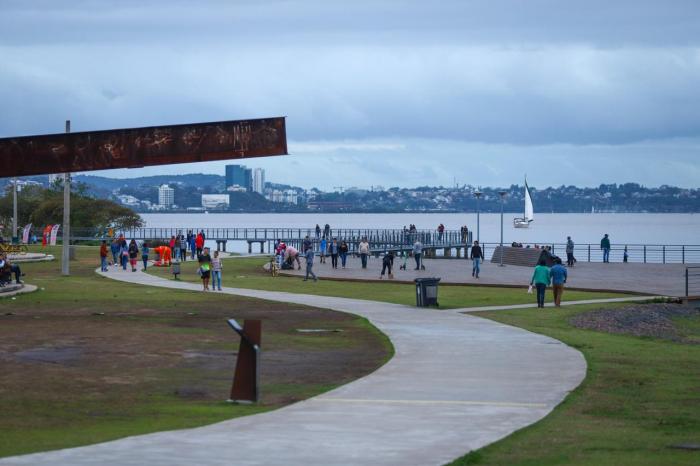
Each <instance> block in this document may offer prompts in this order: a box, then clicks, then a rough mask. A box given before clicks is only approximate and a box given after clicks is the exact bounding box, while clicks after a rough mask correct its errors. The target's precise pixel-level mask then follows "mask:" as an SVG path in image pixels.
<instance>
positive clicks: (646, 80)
mask: <svg viewBox="0 0 700 466" xmlns="http://www.w3.org/2000/svg"><path fill="white" fill-rule="evenodd" d="M142 4H147V6H143V5H142ZM281 115H284V116H287V136H288V139H289V149H290V154H291V155H290V156H287V157H271V158H265V159H247V160H243V161H242V163H244V164H246V165H248V166H249V167H263V168H265V169H266V170H267V178H268V180H269V181H276V182H282V183H289V184H295V185H300V186H304V187H312V186H318V187H321V188H332V187H333V186H360V187H368V186H370V185H382V186H385V187H388V186H417V185H425V184H429V185H452V184H453V183H454V182H455V181H456V182H457V183H460V184H473V185H482V186H504V185H510V184H511V183H522V179H523V177H524V175H525V174H527V176H528V180H529V182H530V184H531V185H533V186H539V187H544V186H549V185H560V184H577V185H581V186H595V185H598V184H600V183H613V182H617V183H621V182H628V181H632V182H638V183H642V184H645V185H648V186H658V185H661V184H671V185H679V186H685V187H695V188H697V187H699V186H700V183H699V180H700V1H697V0H688V1H683V0H666V1H663V0H659V1H644V0H615V1H610V0H605V1H603V0H586V1H566V2H563V1H561V0H550V1H544V0H527V1H524V0H510V1H507V0H488V1H469V0H455V1H450V0H443V1H440V2H426V1H424V0H423V1H392V0H368V1H364V0H354V1H352V2H340V1H328V0H319V1H278V2H272V1H264V0H251V1H241V0H228V1H201V2H185V1H175V0H167V1H149V2H143V1H129V0H119V1H81V0H72V1H60V0H45V1H40V0H32V1H28V0H16V1H15V0H0V136H2V137H4V136H16V135H27V134H37V133H44V132H52V133H53V132H61V131H62V130H63V125H64V120H65V119H67V118H70V119H71V120H72V127H73V130H74V131H84V130H93V129H108V128H121V127H137V126H148V125H159V124H171V123H188V122H201V121H216V120H229V119H246V118H259V117H272V116H281ZM224 165H225V163H222V162H215V163H207V164H190V165H172V166H168V167H156V168H145V169H138V170H128V171H127V170H117V171H106V172H96V173H95V174H104V175H107V176H120V177H124V176H140V175H147V174H156V173H189V172H204V173H220V174H223V166H224Z"/></svg>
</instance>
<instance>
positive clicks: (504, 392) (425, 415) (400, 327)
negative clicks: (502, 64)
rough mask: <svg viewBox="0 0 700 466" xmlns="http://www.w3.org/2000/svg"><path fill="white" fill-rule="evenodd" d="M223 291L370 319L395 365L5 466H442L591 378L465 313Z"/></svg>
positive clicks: (119, 276)
mask: <svg viewBox="0 0 700 466" xmlns="http://www.w3.org/2000/svg"><path fill="white" fill-rule="evenodd" d="M234 260H235V259H234ZM102 275H103V276H105V277H108V278H111V279H116V280H121V281H125V282H129V283H133V284H141V285H147V286H158V287H166V288H176V289H184V290H191V291H192V292H196V293H201V291H200V289H201V285H199V284H197V283H187V282H182V281H178V282H175V281H172V280H166V279H163V278H159V277H156V276H153V275H149V274H145V273H131V272H130V271H128V272H125V271H121V270H120V269H118V268H114V269H111V270H110V271H109V272H107V273H104V274H102ZM224 293H227V294H231V295H239V296H248V297H254V298H261V299H268V300H275V301H283V302H287V303H297V304H300V305H310V306H319V307H323V308H329V309H333V310H337V311H343V312H349V313H353V314H356V315H359V316H362V317H365V318H367V319H369V320H370V321H371V322H372V323H373V324H374V325H375V326H377V327H378V328H379V330H381V331H382V332H383V333H385V334H386V335H387V336H388V337H389V338H390V339H391V342H392V343H393V345H394V348H395V355H394V357H393V358H392V359H391V360H390V361H389V362H388V363H387V364H385V365H384V366H382V367H381V368H380V369H378V370H377V371H375V372H374V373H372V374H370V375H368V376H366V377H363V378H361V379H359V380H356V381H354V382H351V383H349V384H347V385H344V386H342V387H340V388H337V389H335V390H332V391H330V392H327V393H325V394H323V395H320V396H317V397H314V398H311V399H309V400H306V401H303V402H299V403H296V404H294V405H290V406H287V407H285V408H282V409H279V410H276V411H272V412H268V413H264V414H258V415H254V416H248V417H243V418H237V419H233V420H230V421H225V422H221V423H217V424H213V425H210V426H206V427H201V428H196V429H187V430H178V431H171V432H160V433H155V434H149V435H143V436H135V437H129V438H125V439H121V440H116V441H112V442H106V443H101V444H97V445H91V446H86V447H81V448H72V449H65V450H59V451H53V452H46V453H38V454H32V455H26V456H20V457H10V458H4V459H1V460H0V465H44V464H47V465H48V464H50V465H71V466H81V465H104V464H119V465H126V464H133V465H136V464H149V465H168V466H171V465H188V466H189V465H195V464H196V465H230V464H237V465H263V464H264V465H308V466H315V465H319V466H320V465H323V466H326V465H336V464H337V465H367V464H372V465H397V464H401V465H420V466H424V465H441V464H445V463H446V462H449V461H451V460H453V459H455V458H457V457H459V456H461V455H463V454H465V453H467V452H468V451H470V450H473V449H477V448H480V447H483V446H485V445H488V444H489V443H492V442H494V441H496V440H499V439H501V438H503V437H505V436H507V435H509V434H511V433H512V432H514V431H516V430H518V429H520V428H522V427H525V426H527V425H530V424H532V423H534V422H536V421H538V420H539V419H541V418H543V417H544V416H546V415H547V414H548V413H549V412H550V411H551V410H552V409H553V408H554V407H555V406H556V405H557V404H559V403H560V402H561V401H562V400H563V399H564V398H565V397H566V396H567V395H568V394H569V392H570V391H571V390H573V389H574V388H575V387H576V386H578V384H579V383H580V382H581V381H582V380H583V378H584V376H585V373H586V362H585V360H584V358H583V356H582V355H581V353H579V352H578V351H577V350H575V349H573V348H570V347H568V346H566V345H564V344H562V343H561V342H559V341H557V340H554V339H552V338H549V337H546V336H543V335H538V334H535V333H531V332H528V331H525V330H522V329H519V328H515V327H510V326H507V325H503V324H500V323H497V322H493V321H490V320H487V319H482V318H479V317H475V316H470V315H463V314H461V312H462V311H465V310H464V309H462V310H459V309H455V310H451V311H441V310H434V309H418V308H415V307H412V306H402V305H396V304H389V303H379V302H372V301H364V300H356V299H346V298H333V297H324V296H310V295H301V294H291V293H281V292H269V291H258V290H247V289H235V288H224ZM227 317H235V316H233V315H228V314H226V313H222V325H225V319H226V318H227ZM263 341H264V338H263ZM263 351H265V347H264V344H263ZM264 396H265V395H264V393H263V397H264Z"/></svg>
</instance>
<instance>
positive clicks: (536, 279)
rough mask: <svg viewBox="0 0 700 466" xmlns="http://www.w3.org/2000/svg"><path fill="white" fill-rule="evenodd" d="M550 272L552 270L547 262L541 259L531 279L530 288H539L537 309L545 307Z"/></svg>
mask: <svg viewBox="0 0 700 466" xmlns="http://www.w3.org/2000/svg"><path fill="white" fill-rule="evenodd" d="M549 272H550V270H549V267H547V263H546V262H545V260H544V259H540V261H539V262H538V263H537V266H535V271H534V272H533V274H532V278H531V279H530V286H532V285H535V288H537V307H544V292H545V290H546V289H547V285H549V281H550V275H549Z"/></svg>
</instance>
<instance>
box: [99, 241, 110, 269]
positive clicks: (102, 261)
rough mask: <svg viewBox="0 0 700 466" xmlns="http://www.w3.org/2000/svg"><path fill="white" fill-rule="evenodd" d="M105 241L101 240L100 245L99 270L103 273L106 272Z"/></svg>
mask: <svg viewBox="0 0 700 466" xmlns="http://www.w3.org/2000/svg"><path fill="white" fill-rule="evenodd" d="M107 254H108V253H107V241H105V240H102V244H101V245H100V266H101V268H100V270H102V271H103V272H106V271H107V270H108V269H107Z"/></svg>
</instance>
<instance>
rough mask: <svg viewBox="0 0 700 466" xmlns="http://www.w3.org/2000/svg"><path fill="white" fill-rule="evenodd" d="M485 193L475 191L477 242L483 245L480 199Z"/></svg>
mask: <svg viewBox="0 0 700 466" xmlns="http://www.w3.org/2000/svg"><path fill="white" fill-rule="evenodd" d="M482 194H483V193H482V192H481V191H479V190H478V189H477V190H476V191H474V196H475V197H476V240H477V241H478V242H479V244H481V239H480V238H479V212H480V211H479V198H480V197H481V195H482Z"/></svg>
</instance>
